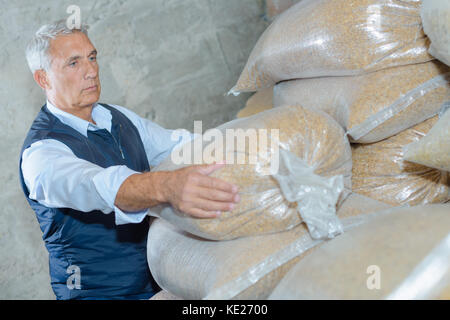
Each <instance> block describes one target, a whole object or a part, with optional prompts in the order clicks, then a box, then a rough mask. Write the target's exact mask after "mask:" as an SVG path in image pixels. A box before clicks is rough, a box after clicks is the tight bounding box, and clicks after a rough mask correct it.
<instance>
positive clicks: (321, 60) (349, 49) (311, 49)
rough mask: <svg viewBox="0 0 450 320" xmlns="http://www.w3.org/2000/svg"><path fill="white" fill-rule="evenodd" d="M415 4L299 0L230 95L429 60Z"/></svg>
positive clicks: (265, 37) (266, 36)
mask: <svg viewBox="0 0 450 320" xmlns="http://www.w3.org/2000/svg"><path fill="white" fill-rule="evenodd" d="M420 3H421V2H420V1H419V0H412V1H401V0H333V1H329V0H303V1H300V2H299V3H297V4H296V5H294V6H292V7H291V8H289V9H288V10H287V11H285V12H283V13H282V14H281V15H279V16H278V17H277V18H276V19H275V21H274V22H273V23H272V24H271V25H270V26H269V27H268V28H267V30H266V31H265V32H264V33H263V34H262V36H261V37H260V39H259V40H258V42H257V43H256V45H255V47H254V48H253V51H252V52H251V54H250V57H249V59H248V61H247V64H246V65H245V67H244V70H243V72H242V74H241V75H240V77H239V80H238V82H237V84H236V85H235V86H234V87H233V88H232V89H231V91H230V93H234V94H238V93H239V92H246V91H257V90H260V89H262V88H267V87H270V86H273V85H274V84H276V83H277V82H279V81H283V80H290V79H298V78H315V77H329V76H352V75H359V74H363V73H367V72H371V71H376V70H381V69H385V68H390V67H394V66H400V65H407V64H414V63H420V62H425V61H429V60H432V59H433V57H432V56H431V55H429V54H428V53H427V49H428V46H429V40H428V38H427V37H426V36H425V34H424V33H423V30H422V24H421V19H420V14H419V9H420Z"/></svg>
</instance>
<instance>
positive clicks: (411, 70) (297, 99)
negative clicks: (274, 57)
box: [273, 60, 450, 143]
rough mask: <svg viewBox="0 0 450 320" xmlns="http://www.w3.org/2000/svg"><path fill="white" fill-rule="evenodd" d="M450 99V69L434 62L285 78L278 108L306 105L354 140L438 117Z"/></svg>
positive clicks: (378, 136) (371, 139)
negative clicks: (357, 73)
mask: <svg viewBox="0 0 450 320" xmlns="http://www.w3.org/2000/svg"><path fill="white" fill-rule="evenodd" d="M448 100H450V68H449V67H447V66H446V65H444V64H442V63H440V62H438V61H436V60H434V61H430V62H426V63H420V64H415V65H408V66H401V67H396V68H390V69H386V70H381V71H377V72H373V73H370V74H367V75H362V76H356V77H325V78H314V79H299V80H291V81H285V82H281V83H279V84H278V85H276V86H275V88H274V97H273V103H274V106H275V107H278V106H282V105H285V104H287V105H296V104H300V105H302V106H305V107H308V108H314V109H319V110H322V111H324V112H326V113H328V114H329V115H331V116H332V117H333V118H334V119H336V121H338V122H339V124H341V125H342V126H343V127H344V128H345V129H346V130H347V131H348V134H349V138H350V140H351V141H353V142H358V143H372V142H377V141H380V140H383V139H386V138H388V137H390V136H392V135H394V134H397V133H399V132H401V131H403V130H405V129H407V128H410V127H411V126H413V125H415V124H418V123H420V122H422V121H424V120H426V119H428V118H430V117H432V116H434V115H436V114H437V113H438V112H439V110H440V108H441V106H442V104H443V103H444V102H445V101H448Z"/></svg>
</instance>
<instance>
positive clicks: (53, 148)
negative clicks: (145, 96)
mask: <svg viewBox="0 0 450 320" xmlns="http://www.w3.org/2000/svg"><path fill="white" fill-rule="evenodd" d="M110 106H111V107H113V108H115V109H117V110H119V111H120V112H122V113H123V114H124V115H125V116H126V117H127V118H128V119H129V120H130V121H131V122H132V123H133V124H134V125H135V126H136V128H137V130H138V132H139V135H140V136H141V140H142V143H143V145H144V148H145V153H146V155H147V159H148V163H149V164H150V166H152V167H153V166H156V165H158V164H159V163H160V162H161V161H162V160H163V159H164V158H166V157H167V156H168V155H169V154H170V152H171V151H172V149H173V148H174V147H175V146H176V145H178V144H182V143H184V142H186V141H188V140H190V139H192V137H193V136H192V135H191V133H189V132H188V131H187V130H184V129H181V130H168V129H164V128H162V127H160V126H159V125H157V124H155V123H153V122H151V121H149V120H147V119H145V118H142V117H140V116H138V115H137V114H136V113H134V112H132V111H130V110H128V109H126V108H124V107H120V106H116V105H110ZM47 108H48V110H49V111H50V112H51V113H52V114H53V115H54V116H55V117H57V118H58V119H59V120H60V121H61V122H62V123H64V124H66V125H68V126H70V127H72V128H73V129H75V130H77V131H78V132H80V133H81V134H83V135H84V136H86V137H87V131H88V130H100V129H106V130H108V131H109V132H111V119H112V116H111V112H110V111H109V110H108V109H106V108H104V107H103V106H101V105H99V104H95V105H94V106H93V109H92V119H93V120H94V121H95V123H96V124H97V125H94V124H93V123H91V122H89V121H86V120H83V119H81V118H78V117H76V116H74V115H72V114H70V113H67V112H64V111H62V110H61V109H58V108H56V107H55V106H54V105H52V104H51V103H50V102H49V101H47ZM175 131H177V134H175V135H174V136H176V137H177V139H172V134H173V133H174V132H175ZM22 173H23V177H24V181H25V184H26V186H27V188H28V190H29V192H30V195H29V197H30V199H32V200H36V201H37V202H39V203H40V204H42V205H45V206H47V207H51V208H72V209H75V210H79V211H83V212H89V211H92V210H100V211H102V212H103V213H105V214H109V213H111V212H115V221H116V224H117V225H120V224H126V223H139V222H141V221H142V220H143V219H144V218H145V216H146V215H147V213H148V209H146V210H144V211H140V212H124V211H122V210H120V209H119V208H118V207H116V206H115V205H114V202H115V199H116V195H117V192H118V190H119V188H120V186H121V185H122V183H123V182H124V181H125V180H126V179H127V178H128V177H129V176H130V175H132V174H136V173H138V172H136V171H134V170H131V169H130V168H128V167H127V166H125V165H116V166H111V167H108V168H102V167H100V166H98V165H96V164H94V163H92V162H89V161H86V160H84V159H80V158H78V157H76V156H75V154H74V153H73V152H72V150H71V149H70V148H69V147H67V146H66V145H65V144H64V143H62V142H60V141H58V140H54V139H44V140H40V141H37V142H34V143H33V144H31V146H30V147H29V148H27V149H26V150H24V152H23V154H22Z"/></svg>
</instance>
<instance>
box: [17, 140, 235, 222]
mask: <svg viewBox="0 0 450 320" xmlns="http://www.w3.org/2000/svg"><path fill="white" fill-rule="evenodd" d="M221 166H222V165H215V166H214V165H211V166H193V167H187V168H183V169H180V170H175V171H171V172H167V171H166V172H164V171H163V172H147V173H138V172H136V171H133V170H131V169H129V168H127V167H126V166H112V167H109V168H102V167H100V166H98V165H96V164H93V163H91V162H88V161H86V160H83V159H80V158H77V157H76V156H75V155H74V154H73V152H72V151H71V150H70V149H69V148H68V147H67V146H66V145H65V144H63V143H61V142H59V141H56V140H51V139H48V140H42V141H38V142H36V143H34V144H32V145H31V146H30V147H29V148H28V149H26V150H25V151H24V153H23V155H22V172H23V176H24V180H25V184H26V185H27V188H28V190H29V192H30V195H29V197H30V198H31V199H33V200H36V201H38V202H39V203H41V204H43V205H45V206H48V207H51V208H72V209H75V210H79V211H83V212H89V211H92V210H100V211H102V212H103V213H110V212H113V211H115V212H116V213H115V214H116V223H117V224H124V223H137V222H140V221H141V220H142V219H143V218H144V217H145V215H146V210H147V208H149V207H151V206H153V205H156V204H159V203H165V202H167V203H171V204H172V205H173V206H174V207H176V208H177V209H179V210H181V211H183V212H186V213H187V214H191V215H194V216H199V217H211V216H213V215H214V214H212V213H211V212H214V213H215V212H216V211H228V210H229V209H227V208H230V207H229V206H228V207H227V205H229V204H227V202H226V201H228V199H230V198H231V196H230V195H229V194H228V193H229V192H227V190H228V191H229V190H231V191H236V192H232V194H233V197H235V196H236V195H237V194H236V193H237V190H236V188H234V189H233V187H232V186H230V185H229V184H227V183H225V184H224V182H222V181H220V180H218V179H215V178H212V177H208V176H207V175H208V174H210V173H212V172H213V171H214V170H215V169H218V168H220V167H221ZM221 190H224V191H221ZM118 209H119V210H118ZM122 210H123V211H128V212H122ZM136 211H140V212H138V213H137V214H136Z"/></svg>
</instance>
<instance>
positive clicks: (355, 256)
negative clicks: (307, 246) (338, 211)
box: [269, 204, 450, 299]
mask: <svg viewBox="0 0 450 320" xmlns="http://www.w3.org/2000/svg"><path fill="white" fill-rule="evenodd" d="M449 231H450V204H438V205H425V206H415V207H401V208H393V209H388V210H386V211H384V212H380V213H378V216H377V217H375V218H374V219H372V220H370V221H368V222H367V223H365V224H363V225H360V226H358V227H356V228H353V229H351V230H349V231H348V232H346V233H344V234H343V235H341V236H340V237H338V238H336V239H333V240H332V241H328V242H326V243H324V244H323V245H322V246H320V247H317V248H315V250H314V251H313V252H311V253H310V254H309V255H308V256H306V257H305V258H304V259H303V260H301V261H300V262H299V263H298V264H296V265H295V266H294V267H292V268H291V269H290V271H289V272H288V273H287V274H286V276H285V277H284V278H283V279H282V280H281V281H280V283H279V285H278V286H277V287H276V288H275V289H274V291H273V292H272V294H271V295H270V297H269V299H386V298H390V297H391V298H394V296H393V295H392V294H393V293H395V292H398V291H397V289H398V288H401V287H404V286H405V285H407V284H408V281H409V280H411V279H413V278H412V277H411V275H414V272H415V271H416V270H417V267H422V266H425V267H427V266H428V267H430V270H432V271H431V272H430V271H428V275H427V277H426V278H425V282H424V281H422V282H421V283H420V282H415V283H410V284H413V285H412V286H411V287H410V289H409V290H407V292H405V293H404V294H403V295H402V296H399V295H397V297H399V298H402V299H444V298H445V297H448V295H449V293H450V282H448V280H450V279H448V278H446V276H448V271H449V270H448V266H449V264H448V263H449V259H448V257H449V254H448V247H447V248H446V251H443V252H446V254H445V255H441V258H442V259H441V260H439V254H440V252H437V251H436V250H435V248H439V247H441V245H442V244H443V241H444V240H448V239H449V238H448V236H449ZM435 253H437V255H436V254H435ZM430 257H431V258H438V261H439V262H440V263H439V264H437V265H436V264H426V263H425V265H424V264H423V262H427V260H426V259H427V258H430ZM428 261H430V260H428ZM436 267H437V268H436ZM377 274H378V275H379V278H378V279H377V277H376V275H377ZM428 284H430V286H427V285H428Z"/></svg>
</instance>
